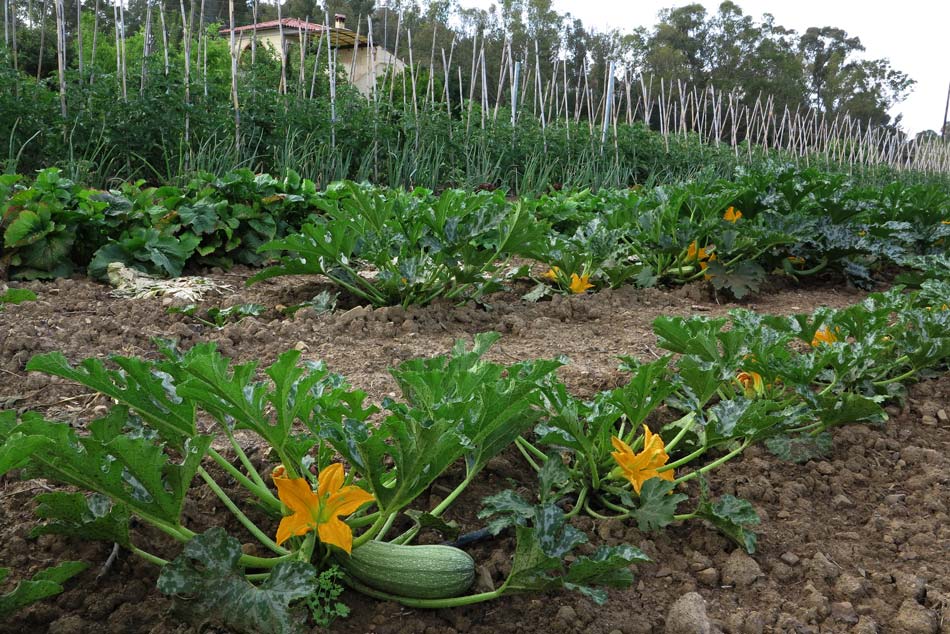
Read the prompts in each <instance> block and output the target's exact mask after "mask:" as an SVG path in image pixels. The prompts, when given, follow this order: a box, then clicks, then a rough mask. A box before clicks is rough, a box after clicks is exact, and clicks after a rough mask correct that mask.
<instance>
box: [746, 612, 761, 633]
mask: <svg viewBox="0 0 950 634" xmlns="http://www.w3.org/2000/svg"><path fill="white" fill-rule="evenodd" d="M764 631H765V616H763V615H762V613H761V612H749V614H748V615H747V616H746V617H745V620H744V621H743V622H742V630H741V632H742V634H762V632H764Z"/></svg>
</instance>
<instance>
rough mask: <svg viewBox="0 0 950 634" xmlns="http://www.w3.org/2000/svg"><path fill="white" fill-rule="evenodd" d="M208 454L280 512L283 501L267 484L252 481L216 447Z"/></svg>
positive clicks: (262, 500) (242, 484)
mask: <svg viewBox="0 0 950 634" xmlns="http://www.w3.org/2000/svg"><path fill="white" fill-rule="evenodd" d="M208 455H209V456H211V459H212V460H214V462H215V464H217V465H218V466H219V467H221V468H222V469H224V471H225V472H226V473H227V474H228V475H229V476H231V477H232V478H234V479H235V480H237V482H238V484H240V485H241V486H243V487H244V488H245V489H247V490H248V491H250V492H251V493H253V494H254V495H256V496H257V497H258V498H259V499H260V500H261V502H263V503H264V504H266V505H267V506H268V508H270V509H272V510H274V511H277V512H278V513H280V510H281V506H282V505H281V503H280V500H278V499H277V498H276V497H274V494H273V493H271V492H270V489H268V488H267V487H266V486H263V487H262V486H259V485H258V484H257V483H256V482H253V481H251V479H250V478H248V477H247V476H246V475H244V474H243V473H241V472H240V471H239V470H238V469H237V468H236V467H235V466H234V465H232V464H231V463H230V462H228V459H227V458H225V457H224V456H222V455H221V454H219V453H218V452H217V451H215V450H214V449H209V450H208Z"/></svg>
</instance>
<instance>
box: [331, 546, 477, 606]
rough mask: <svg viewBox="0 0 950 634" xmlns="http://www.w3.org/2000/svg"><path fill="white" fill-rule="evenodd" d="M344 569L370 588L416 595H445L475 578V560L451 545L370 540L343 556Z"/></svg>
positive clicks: (462, 590)
mask: <svg viewBox="0 0 950 634" xmlns="http://www.w3.org/2000/svg"><path fill="white" fill-rule="evenodd" d="M340 564H341V566H342V567H343V569H344V570H345V571H346V572H347V573H348V574H350V575H352V576H353V577H354V578H355V579H356V580H357V581H360V582H362V583H364V584H366V585H367V586H369V587H370V588H373V589H375V590H381V591H383V592H388V593H389V594H394V595H397V596H401V597H409V598H413V599H446V598H449V597H457V596H459V595H462V594H464V593H465V591H466V590H468V589H469V588H470V587H471V586H472V582H473V581H474V580H475V560H474V559H472V557H471V556H470V555H469V554H468V553H467V552H465V551H464V550H459V549H458V548H453V547H452V546H439V545H433V546H402V545H400V544H391V543H389V542H377V541H370V542H366V543H365V544H363V545H361V546H359V547H357V548H354V549H353V552H352V553H351V554H350V556H349V557H346V558H341V560H340Z"/></svg>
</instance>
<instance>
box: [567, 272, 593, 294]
mask: <svg viewBox="0 0 950 634" xmlns="http://www.w3.org/2000/svg"><path fill="white" fill-rule="evenodd" d="M589 288H594V285H593V284H591V283H590V275H581V276H580V277H578V275H577V273H571V286H570V289H571V292H572V293H574V294H575V295H580V294H581V293H583V292H585V291H586V290H587V289H589Z"/></svg>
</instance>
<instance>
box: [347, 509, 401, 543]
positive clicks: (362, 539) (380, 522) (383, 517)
mask: <svg viewBox="0 0 950 634" xmlns="http://www.w3.org/2000/svg"><path fill="white" fill-rule="evenodd" d="M390 515H394V513H384V512H383V511H382V510H380V512H379V515H378V516H377V517H376V521H375V522H373V525H372V526H370V527H369V528H368V529H366V532H365V533H363V534H362V535H360V536H359V537H357V538H355V539H354V540H353V548H358V547H359V546H362V545H363V544H365V543H366V542H368V541H369V540H371V539H373V538H374V537H376V533H378V532H379V529H380V528H382V527H383V526H384V525H385V524H386V522H387V521H388V520H389V516H390Z"/></svg>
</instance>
